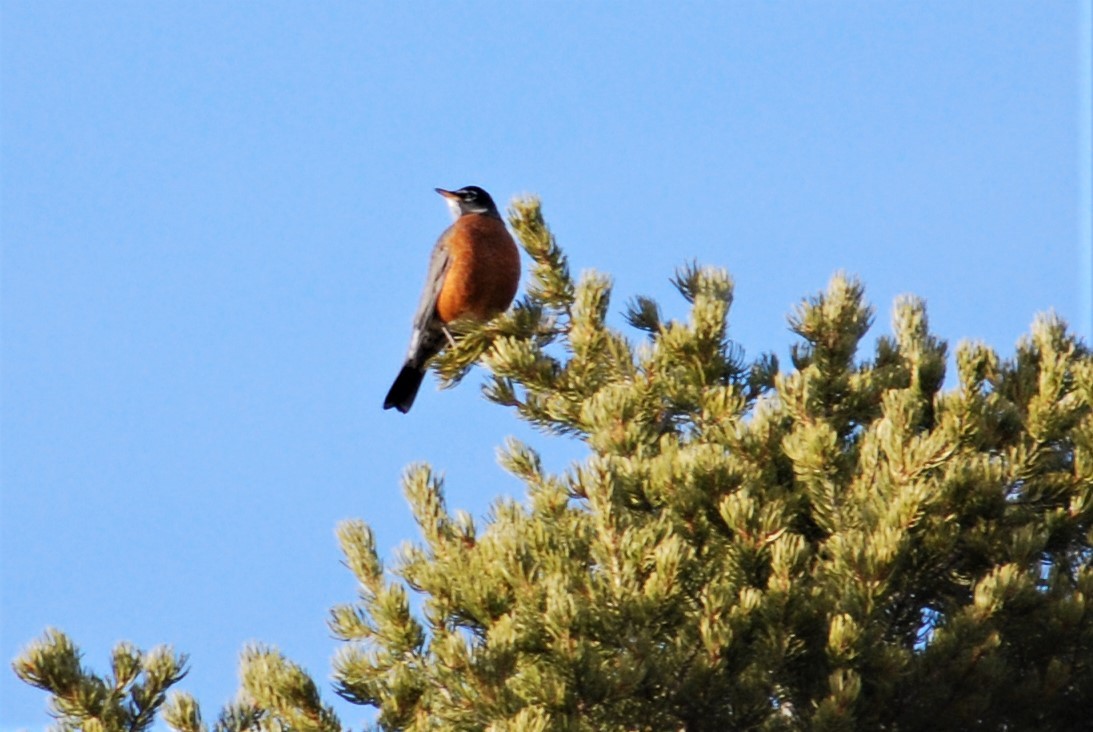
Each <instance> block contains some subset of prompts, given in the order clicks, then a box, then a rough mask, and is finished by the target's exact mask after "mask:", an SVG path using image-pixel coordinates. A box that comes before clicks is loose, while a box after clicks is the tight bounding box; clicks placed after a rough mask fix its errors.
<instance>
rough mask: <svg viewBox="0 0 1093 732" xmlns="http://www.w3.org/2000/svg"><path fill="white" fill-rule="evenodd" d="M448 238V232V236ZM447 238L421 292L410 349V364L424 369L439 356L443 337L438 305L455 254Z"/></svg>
mask: <svg viewBox="0 0 1093 732" xmlns="http://www.w3.org/2000/svg"><path fill="white" fill-rule="evenodd" d="M444 233H445V234H447V232H444ZM446 240H447V237H446V236H445V235H443V234H442V235H441V237H440V240H439V241H438V242H437V243H436V246H435V247H434V248H433V254H432V256H431V257H430V258H429V271H428V273H427V274H426V275H425V287H424V289H422V291H421V301H420V302H419V303H418V305H417V312H416V313H414V330H413V333H412V334H411V335H410V348H409V350H408V352H407V354H406V360H407V362H409V363H412V364H413V365H415V366H420V365H422V364H424V362H425V361H426V360H427V359H428V358H429V357H431V356H432V355H433V354H434V353H436V352H437V351H438V350H440V349H439V345H440V343H441V338H442V337H443V334H442V333H441V332H440V329H439V328H438V327H437V323H436V301H437V300H438V299H439V298H440V289H441V288H442V287H443V286H444V278H445V277H446V276H447V274H448V270H449V269H450V268H451V265H452V257H451V253H450V252H449V251H448V247H447V241H446Z"/></svg>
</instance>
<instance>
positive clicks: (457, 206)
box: [436, 186, 501, 218]
mask: <svg viewBox="0 0 1093 732" xmlns="http://www.w3.org/2000/svg"><path fill="white" fill-rule="evenodd" d="M436 192H437V193H439V194H440V195H442V196H444V198H445V199H447V201H448V206H449V207H450V208H451V209H452V214H453V215H454V216H455V217H456V218H459V217H460V216H463V215H465V214H485V215H487V216H496V217H497V218H501V214H499V213H498V212H497V205H496V204H494V202H493V199H492V198H490V194H488V193H486V192H485V191H484V190H482V189H481V188H479V187H478V186H465V187H463V188H460V189H459V190H458V191H446V190H444V189H443V188H437V189H436Z"/></svg>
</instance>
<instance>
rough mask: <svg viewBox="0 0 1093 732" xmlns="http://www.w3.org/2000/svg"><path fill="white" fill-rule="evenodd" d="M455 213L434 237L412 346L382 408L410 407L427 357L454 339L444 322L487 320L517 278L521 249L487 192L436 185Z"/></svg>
mask: <svg viewBox="0 0 1093 732" xmlns="http://www.w3.org/2000/svg"><path fill="white" fill-rule="evenodd" d="M436 192H437V193H439V194H440V195H442V196H444V198H446V199H447V201H448V206H449V207H450V208H451V210H452V214H453V215H454V216H455V223H453V224H452V225H451V226H449V227H448V228H447V229H446V230H445V231H444V233H443V234H441V235H440V238H439V239H438V240H437V242H436V246H435V247H434V248H433V254H432V257H431V259H430V260H429V272H428V274H427V275H426V277H425V289H424V290H423V291H422V293H421V301H420V303H419V304H418V308H417V313H416V314H415V315H414V330H413V332H412V333H411V335H410V348H409V350H408V352H407V354H406V362H405V363H404V364H403V366H402V371H400V372H399V375H398V377H397V378H396V379H395V383H394V384H392V385H391V390H390V391H388V392H387V398H386V399H384V400H383V408H384V409H391V408H392V407H394V408H395V409H397V410H399V411H400V412H402V413H403V414H405V413H406V412H408V411H410V407H411V406H412V405H413V403H414V397H416V396H417V392H418V389H419V388H421V382H422V380H423V379H424V378H425V370H426V367H427V366H428V362H429V359H430V358H432V357H433V356H435V355H436V354H437V353H438V352H440V350H441V349H442V348H444V346H445V345H446V344H448V343H454V341H453V339H452V336H451V334H450V333H449V332H448V329H447V325H448V323H451V322H452V321H455V320H459V319H461V318H473V319H475V320H479V321H486V320H489V319H490V318H492V317H493V316H494V315H497V314H498V313H500V312H503V311H504V310H506V309H507V308H508V306H509V305H510V304H511V303H512V299H513V298H514V297H515V296H516V289H517V287H518V286H519V284H520V253H519V251H518V250H517V249H516V242H514V241H513V240H512V236H511V235H509V232H508V229H506V228H505V222H504V221H502V219H501V214H499V213H498V212H497V206H496V205H495V204H494V202H493V199H492V198H490V194H488V193H486V192H485V191H484V190H482V189H481V188H479V187H478V186H467V187H466V188H460V189H459V190H458V191H446V190H444V189H443V188H437V189H436Z"/></svg>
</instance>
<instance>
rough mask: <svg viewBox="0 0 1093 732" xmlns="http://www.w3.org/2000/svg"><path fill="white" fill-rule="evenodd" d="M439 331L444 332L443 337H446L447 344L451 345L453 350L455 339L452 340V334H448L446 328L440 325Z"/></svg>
mask: <svg viewBox="0 0 1093 732" xmlns="http://www.w3.org/2000/svg"><path fill="white" fill-rule="evenodd" d="M440 329H441V330H442V331H444V335H445V336H447V338H448V343H449V344H451V347H452V348H455V338H452V334H451V333H449V332H448V326H446V325H442V326H440Z"/></svg>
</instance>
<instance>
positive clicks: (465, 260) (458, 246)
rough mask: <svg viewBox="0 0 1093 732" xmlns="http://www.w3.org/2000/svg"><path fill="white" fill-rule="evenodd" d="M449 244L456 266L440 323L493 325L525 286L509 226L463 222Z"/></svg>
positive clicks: (485, 220)
mask: <svg viewBox="0 0 1093 732" xmlns="http://www.w3.org/2000/svg"><path fill="white" fill-rule="evenodd" d="M445 243H446V245H447V247H448V251H449V252H450V254H451V259H452V262H451V265H450V268H449V269H448V274H447V275H446V276H445V278H444V284H443V286H442V287H441V290H440V296H439V297H438V298H437V303H436V313H437V316H438V317H439V318H440V320H441V321H443V322H445V323H449V322H451V321H453V320H457V319H458V318H467V317H471V318H476V319H478V320H488V319H489V318H492V317H493V316H494V315H496V314H497V313H500V312H502V311H503V310H505V309H506V308H507V307H508V306H509V305H510V304H511V303H512V298H514V297H516V289H517V287H519V285H520V253H519V251H518V250H517V249H516V242H514V241H513V240H512V237H511V236H510V235H509V232H508V230H507V229H506V228H505V224H504V223H503V222H502V221H501V220H500V219H495V218H493V217H492V216H482V215H480V214H469V215H466V216H461V217H459V218H458V219H457V220H456V222H455V223H454V224H452V226H451V228H450V229H448V231H447V232H446V235H445Z"/></svg>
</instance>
